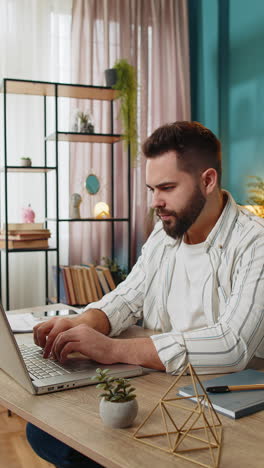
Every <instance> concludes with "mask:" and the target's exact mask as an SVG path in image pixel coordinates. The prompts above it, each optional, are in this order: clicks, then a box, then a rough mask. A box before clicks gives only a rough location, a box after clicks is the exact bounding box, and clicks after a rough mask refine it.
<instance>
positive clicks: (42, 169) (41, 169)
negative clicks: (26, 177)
mask: <svg viewBox="0 0 264 468" xmlns="http://www.w3.org/2000/svg"><path fill="white" fill-rule="evenodd" d="M6 170H7V172H49V171H54V170H56V167H44V166H43V167H42V166H29V167H26V166H6ZM4 171H5V168H4V167H1V168H0V172H4Z"/></svg>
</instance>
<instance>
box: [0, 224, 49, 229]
mask: <svg viewBox="0 0 264 468" xmlns="http://www.w3.org/2000/svg"><path fill="white" fill-rule="evenodd" d="M5 228H6V225H5V224H3V231H5ZM7 228H8V231H35V230H42V229H44V223H8V224H7Z"/></svg>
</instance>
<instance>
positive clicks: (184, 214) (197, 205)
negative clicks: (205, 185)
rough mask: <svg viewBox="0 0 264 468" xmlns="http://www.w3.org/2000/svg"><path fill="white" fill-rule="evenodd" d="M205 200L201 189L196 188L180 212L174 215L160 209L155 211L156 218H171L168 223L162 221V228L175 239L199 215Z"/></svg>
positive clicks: (171, 212)
mask: <svg viewBox="0 0 264 468" xmlns="http://www.w3.org/2000/svg"><path fill="white" fill-rule="evenodd" d="M205 203H206V198H205V196H204V195H203V194H202V192H201V189H200V187H199V186H197V187H196V188H195V190H194V192H193V194H192V196H191V197H190V199H189V201H188V203H187V205H186V207H185V208H183V209H182V210H181V211H179V212H178V213H176V212H175V211H167V210H162V208H160V209H158V210H156V214H157V215H158V216H161V215H170V216H172V218H171V219H170V220H168V221H162V223H163V228H164V231H165V232H166V234H168V236H170V237H172V238H173V239H177V238H180V237H182V236H183V234H185V233H186V232H187V231H188V229H189V228H190V227H191V226H192V224H193V223H194V222H195V221H196V219H197V218H198V216H199V215H200V213H201V211H202V209H203V207H204V205H205Z"/></svg>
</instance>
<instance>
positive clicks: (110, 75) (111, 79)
mask: <svg viewBox="0 0 264 468" xmlns="http://www.w3.org/2000/svg"><path fill="white" fill-rule="evenodd" d="M116 82H117V70H116V68H108V69H107V70H105V83H106V86H108V88H112V87H113V86H114V85H115V84H116Z"/></svg>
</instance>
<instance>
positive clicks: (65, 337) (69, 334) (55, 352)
mask: <svg viewBox="0 0 264 468" xmlns="http://www.w3.org/2000/svg"><path fill="white" fill-rule="evenodd" d="M76 328H77V327H75V330H72V329H70V330H66V331H62V332H61V333H59V334H57V336H56V338H55V339H54V340H53V343H52V346H51V348H50V353H51V354H52V356H53V357H54V358H55V359H57V361H60V354H61V350H62V348H63V347H64V346H65V345H66V344H67V343H69V342H72V343H73V342H78V341H79V339H78V338H77V337H76Z"/></svg>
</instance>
